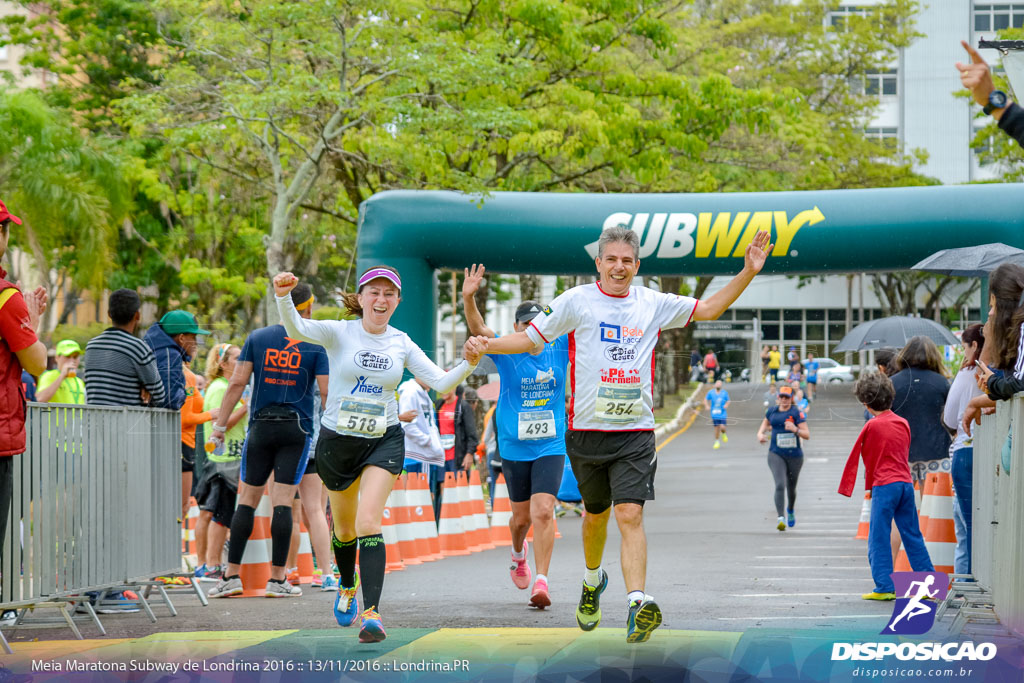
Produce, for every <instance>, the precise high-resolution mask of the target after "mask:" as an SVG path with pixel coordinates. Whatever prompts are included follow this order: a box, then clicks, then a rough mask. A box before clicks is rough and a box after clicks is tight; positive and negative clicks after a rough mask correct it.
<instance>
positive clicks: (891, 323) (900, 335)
mask: <svg viewBox="0 0 1024 683" xmlns="http://www.w3.org/2000/svg"><path fill="white" fill-rule="evenodd" d="M919 335H920V336H922V337H928V338H929V339H931V340H932V341H933V342H935V343H936V344H937V345H938V346H955V345H957V344H959V343H960V340H959V339H957V338H956V337H954V336H953V333H952V332H950V331H949V330H947V329H946V328H945V327H943V326H942V325H940V324H939V323H937V322H935V321H934V320H929V319H928V318H911V317H910V316H906V315H899V316H893V317H891V318H879V319H878V320H869V321H867V322H866V323H861V324H860V325H857V327H855V328H853V329H852V330H850V333H849V334H848V335H846V336H845V337H843V340H842V341H841V342H839V346H837V347H836V348H835V349H833V351H835V352H836V353H844V352H846V351H869V350H871V349H882V348H886V347H892V348H897V349H899V348H903V347H904V346H906V345H907V341H908V340H910V338H911V337H917V336H919Z"/></svg>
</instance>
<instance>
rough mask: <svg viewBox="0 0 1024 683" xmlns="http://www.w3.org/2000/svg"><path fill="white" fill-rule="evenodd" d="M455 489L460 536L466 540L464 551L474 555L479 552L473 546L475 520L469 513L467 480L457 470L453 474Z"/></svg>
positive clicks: (463, 474)
mask: <svg viewBox="0 0 1024 683" xmlns="http://www.w3.org/2000/svg"><path fill="white" fill-rule="evenodd" d="M455 487H456V488H457V489H458V491H459V516H460V517H462V534H463V536H464V537H465V539H466V550H468V551H469V552H471V553H475V552H476V551H477V550H479V548H477V547H476V546H475V541H476V518H475V517H474V516H473V513H472V512H471V511H470V500H469V478H468V477H467V476H466V472H465V471H463V470H459V471H458V472H456V473H455Z"/></svg>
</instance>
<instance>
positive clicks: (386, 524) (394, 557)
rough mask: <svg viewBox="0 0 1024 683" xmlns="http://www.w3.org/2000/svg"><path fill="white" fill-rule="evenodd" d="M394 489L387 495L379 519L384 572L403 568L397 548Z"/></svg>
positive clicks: (399, 551) (398, 570)
mask: <svg viewBox="0 0 1024 683" xmlns="http://www.w3.org/2000/svg"><path fill="white" fill-rule="evenodd" d="M394 493H395V492H394V491H392V492H391V494H389V495H388V500H387V503H386V504H385V506H384V515H383V518H382V519H381V528H380V533H381V536H383V537H384V548H385V558H386V562H387V564H386V565H385V567H384V572H385V573H388V572H400V571H402V570H403V569H405V564H404V563H403V562H402V552H401V550H399V548H398V532H397V530H396V529H395V513H394V509H395V508H394V504H395V501H394V497H393V496H394Z"/></svg>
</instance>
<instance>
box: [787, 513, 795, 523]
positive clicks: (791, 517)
mask: <svg viewBox="0 0 1024 683" xmlns="http://www.w3.org/2000/svg"><path fill="white" fill-rule="evenodd" d="M786 524H788V525H789V526H794V525H795V524H796V515H794V514H793V511H792V510H786Z"/></svg>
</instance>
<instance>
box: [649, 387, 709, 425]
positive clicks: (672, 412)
mask: <svg viewBox="0 0 1024 683" xmlns="http://www.w3.org/2000/svg"><path fill="white" fill-rule="evenodd" d="M698 386H700V382H689V383H687V384H684V385H681V386H680V387H679V392H678V393H676V394H669V395H667V396H665V405H664V406H662V407H661V408H659V409H657V410H655V411H654V421H655V423H656V424H659V425H660V424H664V423H666V422H669V421H671V420H672V419H673V418H675V416H676V413H677V412H678V411H679V406H681V405H683V402H684V401H686V399H688V398H689V397H690V394H692V393H693V390H694V389H696V388H697V387H698Z"/></svg>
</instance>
